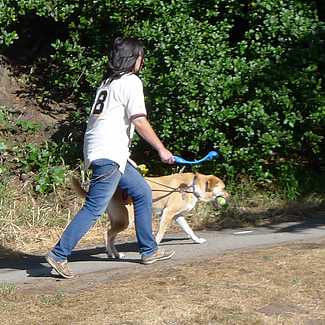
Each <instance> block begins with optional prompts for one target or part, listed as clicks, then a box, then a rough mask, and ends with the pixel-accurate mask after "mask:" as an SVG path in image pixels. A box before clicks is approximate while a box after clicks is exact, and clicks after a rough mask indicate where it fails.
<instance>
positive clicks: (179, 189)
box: [145, 175, 200, 201]
mask: <svg viewBox="0 0 325 325" xmlns="http://www.w3.org/2000/svg"><path fill="white" fill-rule="evenodd" d="M195 179H196V176H195V175H194V177H193V181H192V184H191V185H187V184H181V185H180V186H178V187H171V186H169V185H166V184H162V183H159V182H156V181H153V180H151V179H148V178H145V180H146V181H147V182H151V183H154V184H156V185H159V186H162V187H165V188H168V189H169V190H163V189H161V190H159V189H152V190H151V191H152V192H165V193H167V194H166V195H163V196H161V197H159V198H157V199H156V200H154V201H157V200H160V199H162V198H164V197H166V196H168V195H171V194H172V193H175V192H179V193H190V194H193V195H194V196H195V197H197V198H199V197H200V194H199V193H197V192H196V191H195ZM188 189H191V190H188Z"/></svg>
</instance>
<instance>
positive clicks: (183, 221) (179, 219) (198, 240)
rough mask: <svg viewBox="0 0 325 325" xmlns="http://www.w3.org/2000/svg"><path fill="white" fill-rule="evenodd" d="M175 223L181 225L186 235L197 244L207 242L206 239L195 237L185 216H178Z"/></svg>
mask: <svg viewBox="0 0 325 325" xmlns="http://www.w3.org/2000/svg"><path fill="white" fill-rule="evenodd" d="M175 221H176V222H177V223H178V224H179V225H180V227H181V228H182V229H183V230H184V232H185V233H186V234H188V236H189V237H190V238H191V239H192V240H193V241H194V242H195V243H197V244H203V243H205V242H206V241H207V240H206V239H205V238H199V237H198V236H196V235H195V233H194V232H193V230H192V228H191V227H190V226H189V224H188V223H187V221H186V219H185V218H184V217H183V216H177V217H176V219H175Z"/></svg>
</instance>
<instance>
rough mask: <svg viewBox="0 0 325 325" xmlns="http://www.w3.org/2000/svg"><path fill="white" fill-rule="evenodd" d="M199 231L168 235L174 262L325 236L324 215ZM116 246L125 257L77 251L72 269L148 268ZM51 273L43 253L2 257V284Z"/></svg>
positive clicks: (130, 245)
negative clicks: (190, 236)
mask: <svg viewBox="0 0 325 325" xmlns="http://www.w3.org/2000/svg"><path fill="white" fill-rule="evenodd" d="M197 234H198V235H199V236H200V237H204V238H206V239H207V240H208V241H207V243H204V244H201V245H199V244H193V243H192V241H191V240H190V239H187V238H184V236H183V234H176V235H168V236H166V238H165V239H164V241H163V242H162V244H161V246H164V247H166V248H169V249H174V250H175V251H176V255H175V256H174V257H173V263H174V264H178V263H186V261H188V260H195V259H198V260H199V259H200V258H207V257H211V256H217V255H219V254H221V253H223V252H225V251H228V250H238V249H245V248H252V247H263V246H270V245H275V244H281V243H286V242H293V241H306V240H307V241H310V240H314V239H319V238H322V237H324V238H325V217H324V218H317V219H316V218H314V219H308V220H306V221H302V222H291V223H282V224H278V225H272V226H268V227H257V228H246V229H227V230H222V231H202V232H197ZM117 248H118V250H119V251H121V252H125V254H126V258H125V259H123V260H109V259H107V256H106V254H105V249H104V247H103V246H102V247H95V248H94V247H93V248H89V249H88V248H84V249H81V250H76V251H75V252H74V253H73V254H72V256H71V258H70V263H69V265H70V267H71V269H72V271H73V272H75V273H76V274H78V275H82V274H85V273H93V272H98V271H114V270H116V271H117V270H122V269H124V268H129V269H131V268H134V267H135V266H136V267H137V268H140V267H144V268H148V266H144V265H141V264H139V262H140V261H139V254H138V253H137V245H136V243H135V242H127V243H119V244H117ZM52 272H53V271H52V270H51V268H50V267H49V266H48V264H47V263H46V262H45V259H44V257H43V256H37V255H26V256H24V257H23V258H21V259H3V260H0V283H1V282H4V281H5V282H12V283H20V284H23V283H31V282H33V281H39V280H41V279H42V281H43V280H44V281H46V280H47V279H52V280H53V277H55V276H54V275H53V274H55V273H54V272H53V273H52ZM94 276H95V275H94ZM81 278H82V277H81Z"/></svg>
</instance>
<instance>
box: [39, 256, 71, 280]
mask: <svg viewBox="0 0 325 325" xmlns="http://www.w3.org/2000/svg"><path fill="white" fill-rule="evenodd" d="M45 259H46V262H47V263H49V264H50V265H51V266H52V267H53V269H54V270H55V271H56V272H58V273H59V274H60V275H61V276H62V277H63V278H65V279H72V278H73V277H74V275H66V274H65V273H63V272H61V271H60V270H58V269H57V267H56V264H55V262H54V261H53V260H52V259H51V257H49V256H45Z"/></svg>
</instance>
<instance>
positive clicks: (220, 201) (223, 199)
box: [216, 196, 227, 206]
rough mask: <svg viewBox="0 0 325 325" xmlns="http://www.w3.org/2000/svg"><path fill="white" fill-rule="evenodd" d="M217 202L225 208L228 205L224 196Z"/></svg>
mask: <svg viewBox="0 0 325 325" xmlns="http://www.w3.org/2000/svg"><path fill="white" fill-rule="evenodd" d="M216 200H217V203H218V204H219V205H220V206H224V205H226V204H227V201H226V199H225V198H224V197H223V196H218V197H217V199H216Z"/></svg>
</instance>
